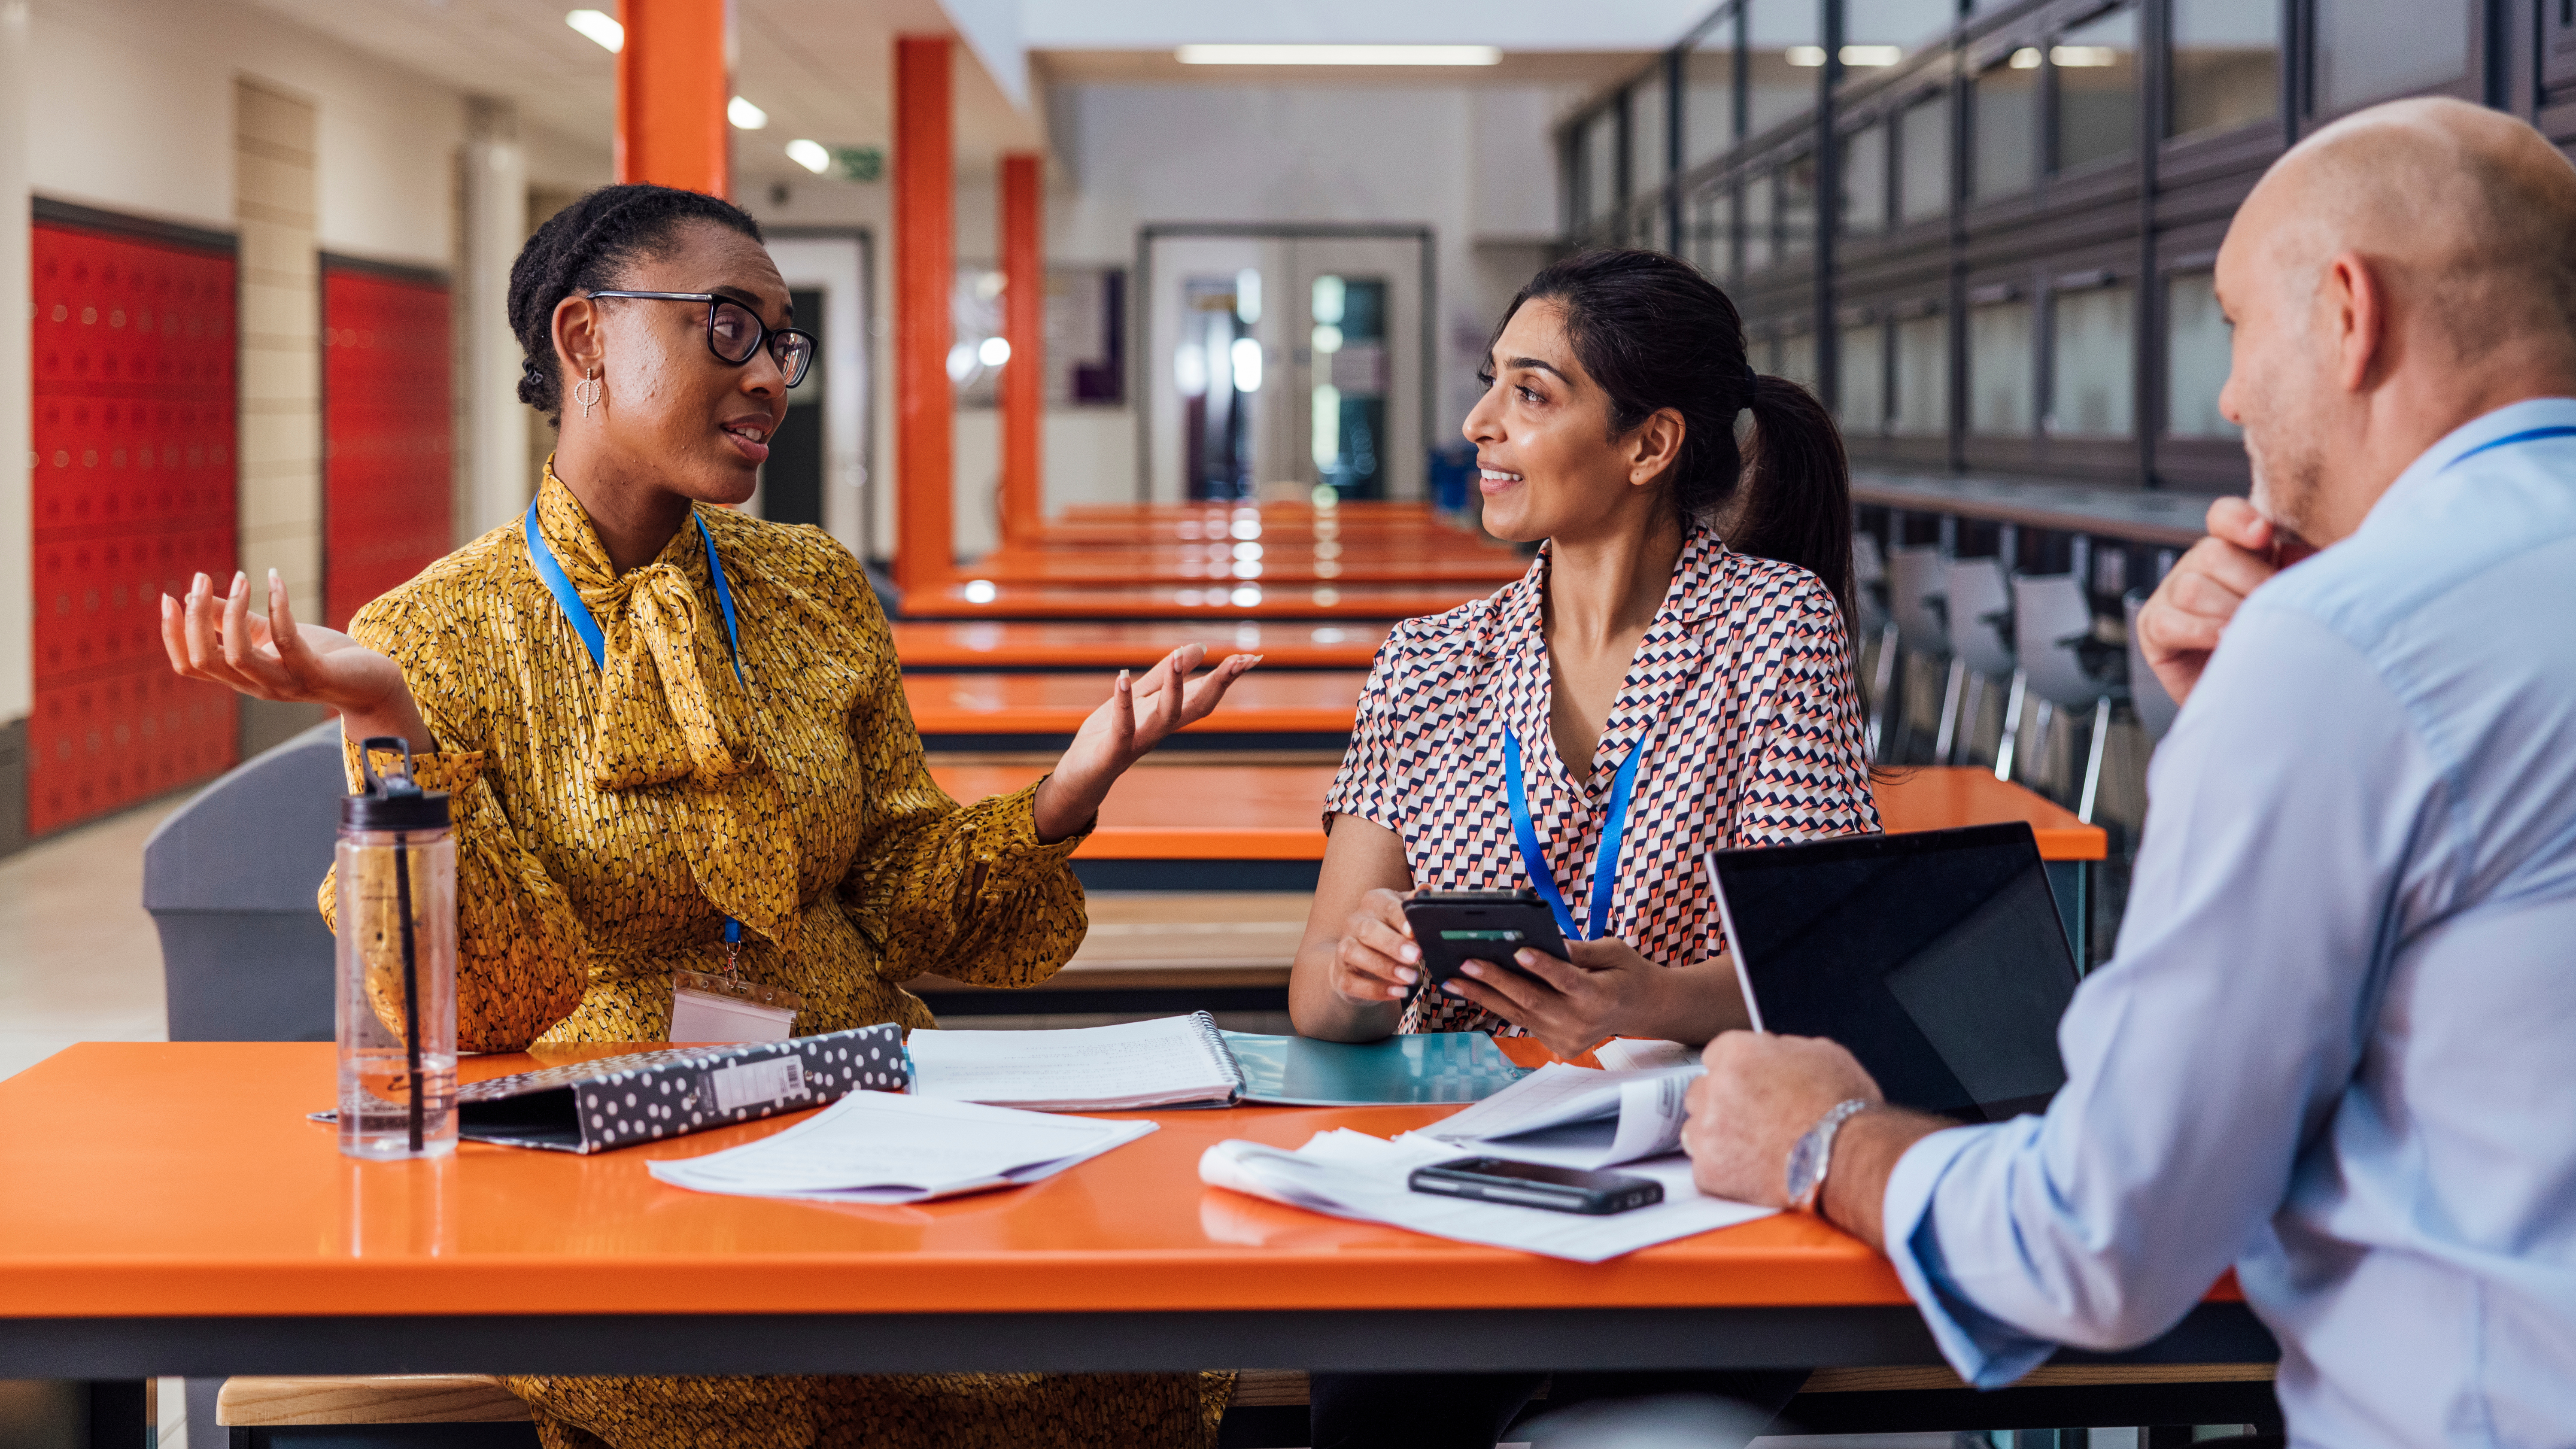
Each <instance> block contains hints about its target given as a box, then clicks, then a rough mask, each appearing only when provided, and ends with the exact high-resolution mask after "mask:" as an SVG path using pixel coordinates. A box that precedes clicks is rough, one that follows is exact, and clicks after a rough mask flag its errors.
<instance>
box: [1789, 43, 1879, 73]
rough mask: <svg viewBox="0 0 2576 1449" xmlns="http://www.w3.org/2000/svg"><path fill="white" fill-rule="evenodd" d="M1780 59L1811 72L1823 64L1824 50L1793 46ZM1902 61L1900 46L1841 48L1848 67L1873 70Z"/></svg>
mask: <svg viewBox="0 0 2576 1449" xmlns="http://www.w3.org/2000/svg"><path fill="white" fill-rule="evenodd" d="M1781 58H1782V59H1784V60H1786V61H1788V62H1789V64H1791V65H1794V66H1801V67H1804V68H1806V69H1809V70H1813V69H1815V68H1816V67H1817V66H1820V65H1823V64H1824V63H1825V48H1824V47H1823V46H1821V45H1793V46H1790V47H1789V48H1788V49H1787V50H1786V51H1784V52H1782V54H1781ZM1903 59H1905V48H1904V47H1903V46H1900V45H1846V46H1844V47H1843V64H1845V65H1848V66H1854V67H1859V68H1864V69H1866V68H1874V67H1877V66H1882V65H1894V64H1896V63H1897V62H1898V61H1900V60H1903Z"/></svg>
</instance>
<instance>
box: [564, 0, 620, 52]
mask: <svg viewBox="0 0 2576 1449" xmlns="http://www.w3.org/2000/svg"><path fill="white" fill-rule="evenodd" d="M564 24H566V25H569V26H571V27H572V28H573V29H575V30H578V31H580V32H581V33H582V34H584V35H587V36H589V37H590V38H591V39H592V40H595V41H597V42H599V47H600V49H602V50H606V51H610V52H615V51H619V50H623V49H625V48H626V27H625V26H623V25H620V24H618V23H617V17H616V16H614V15H611V14H609V13H608V12H607V11H605V10H576V11H573V12H572V13H571V14H569V15H566V16H565V17H564Z"/></svg>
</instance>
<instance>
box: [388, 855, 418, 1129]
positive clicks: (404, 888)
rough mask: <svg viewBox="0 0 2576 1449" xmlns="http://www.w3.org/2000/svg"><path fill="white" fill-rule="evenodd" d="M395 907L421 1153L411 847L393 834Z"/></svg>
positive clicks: (413, 1104)
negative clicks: (398, 914) (399, 927)
mask: <svg viewBox="0 0 2576 1449" xmlns="http://www.w3.org/2000/svg"><path fill="white" fill-rule="evenodd" d="M394 907H395V909H396V910H398V911H400V912H401V913H402V947H403V1049H404V1053H405V1055H406V1057H407V1058H408V1063H409V1068H410V1071H411V1150H412V1151H414V1152H418V1151H420V1150H421V1138H422V1135H423V1131H424V1124H423V1121H422V1111H423V1109H422V1104H421V1090H420V1089H421V1081H420V961H419V958H418V956H417V954H416V953H415V952H414V950H413V948H412V933H411V847H410V842H409V839H408V838H407V837H406V836H405V835H404V834H403V832H401V831H399V830H397V831H395V832H394Z"/></svg>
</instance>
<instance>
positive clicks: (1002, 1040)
mask: <svg viewBox="0 0 2576 1449" xmlns="http://www.w3.org/2000/svg"><path fill="white" fill-rule="evenodd" d="M907 1046H908V1050H909V1051H910V1053H911V1056H912V1073H913V1086H912V1090H913V1093H914V1095H916V1096H921V1097H931V1098H942V1099H945V1100H948V1101H952V1102H981V1103H984V1104H985V1105H987V1106H994V1107H1026V1108H1033V1109H1036V1110H1039V1111H1047V1112H1133V1111H1142V1110H1145V1109H1148V1108H1154V1107H1224V1106H1233V1105H1235V1104H1238V1103H1255V1104H1264V1105H1272V1106H1294V1107H1370V1106H1384V1105H1391V1104H1419V1105H1440V1104H1455V1103H1464V1102H1476V1101H1481V1100H1483V1099H1484V1098H1486V1097H1489V1096H1491V1095H1493V1094H1494V1093H1496V1092H1499V1091H1501V1090H1502V1089H1503V1088H1505V1087H1508V1086H1510V1085H1511V1084H1512V1083H1514V1082H1516V1081H1518V1080H1520V1078H1521V1077H1522V1076H1523V1075H1524V1074H1523V1072H1522V1070H1521V1069H1520V1068H1519V1067H1516V1066H1513V1065H1512V1063H1511V1059H1510V1058H1508V1057H1506V1056H1504V1055H1503V1054H1502V1052H1501V1051H1500V1050H1499V1049H1497V1048H1496V1047H1495V1045H1494V1039H1493V1038H1492V1037H1490V1036H1487V1035H1486V1034H1485V1033H1483V1032H1480V1031H1470V1032H1442V1033H1436V1034H1424V1035H1420V1036H1396V1037H1389V1038H1387V1039H1386V1040H1384V1041H1377V1042H1368V1043H1365V1044H1362V1045H1352V1044H1349V1043H1345V1042H1329V1041H1314V1040H1310V1039H1308V1038H1305V1037H1294V1036H1259V1035H1255V1034H1252V1033H1247V1032H1234V1031H1225V1030H1222V1029H1220V1028H1219V1027H1218V1026H1217V1024H1216V1021H1215V1019H1214V1018H1213V1017H1210V1016H1209V1015H1208V1014H1207V1013H1206V1012H1204V1011H1200V1012H1193V1013H1191V1014H1190V1015H1188V1016H1167V1017H1162V1018H1159V1019H1157V1020H1154V1021H1134V1022H1127V1023H1124V1024H1122V1025H1118V1026H1092V1027H1080V1028H1075V1029H1072V1030H1066V1031H934V1030H930V1029H927V1028H924V1029H920V1030H916V1031H914V1032H913V1034H912V1037H911V1040H910V1042H909V1043H908V1044H907Z"/></svg>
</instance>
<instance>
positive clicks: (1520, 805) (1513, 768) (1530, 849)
mask: <svg viewBox="0 0 2576 1449" xmlns="http://www.w3.org/2000/svg"><path fill="white" fill-rule="evenodd" d="M1645 758H1646V742H1645V741H1643V740H1639V741H1638V742H1637V743H1636V744H1634V745H1632V746H1630V747H1629V750H1628V758H1627V759H1625V760H1623V761H1621V762H1620V765H1619V773H1618V775H1617V776H1616V777H1614V778H1613V780H1612V781H1611V785H1610V814H1609V817H1608V818H1607V819H1605V820H1603V821H1602V822H1601V849H1600V851H1599V852H1598V853H1596V854H1595V855H1594V856H1593V857H1592V929H1591V930H1590V931H1582V930H1578V929H1576V927H1575V924H1574V912H1572V911H1570V910H1567V909H1566V906H1565V896H1564V894H1563V893H1562V892H1560V891H1558V890H1557V888H1556V873H1555V872H1554V871H1551V870H1549V869H1548V868H1547V857H1546V855H1544V854H1543V853H1541V851H1540V849H1539V843H1538V827H1536V826H1535V825H1532V824H1531V823H1530V809H1529V794H1528V790H1527V788H1526V787H1525V786H1523V785H1522V784H1521V741H1520V736H1518V735H1516V734H1513V733H1512V727H1511V726H1510V725H1505V726H1503V768H1504V770H1505V771H1506V772H1508V774H1507V783H1508V786H1509V789H1510V792H1511V798H1512V834H1513V835H1514V836H1516V837H1518V838H1519V841H1520V847H1521V865H1522V867H1523V868H1524V869H1526V870H1527V871H1528V872H1529V878H1530V885H1531V886H1532V887H1533V888H1535V889H1536V890H1537V891H1538V894H1539V899H1541V900H1543V901H1545V902H1547V908H1548V909H1549V910H1551V911H1554V912H1555V913H1556V924H1557V928H1558V929H1559V930H1562V931H1563V932H1565V939H1567V940H1569V941H1597V940H1599V939H1600V938H1601V936H1602V934H1603V933H1604V932H1606V931H1608V930H1609V928H1610V890H1611V887H1612V885H1613V884H1614V883H1616V881H1617V880H1618V877H1619V840H1620V837H1621V836H1623V835H1625V834H1626V833H1627V830H1628V797H1629V796H1630V795H1631V794H1633V793H1634V792H1635V790H1636V786H1637V764H1638V762H1639V761H1641V760H1643V759H1645Z"/></svg>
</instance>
